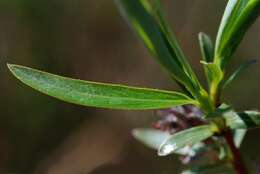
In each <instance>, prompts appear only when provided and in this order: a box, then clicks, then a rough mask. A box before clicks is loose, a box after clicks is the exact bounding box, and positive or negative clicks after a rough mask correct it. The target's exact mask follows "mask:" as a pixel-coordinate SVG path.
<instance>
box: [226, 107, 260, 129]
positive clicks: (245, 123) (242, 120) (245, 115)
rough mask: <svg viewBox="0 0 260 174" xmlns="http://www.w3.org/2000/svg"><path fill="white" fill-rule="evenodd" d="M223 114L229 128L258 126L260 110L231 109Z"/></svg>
mask: <svg viewBox="0 0 260 174" xmlns="http://www.w3.org/2000/svg"><path fill="white" fill-rule="evenodd" d="M223 116H224V118H225V120H226V124H227V126H228V127H230V128H231V129H249V128H257V127H259V126H260V112H258V111H244V112H240V113H236V112H235V111H233V110H231V111H229V112H227V113H225V114H224V115H223Z"/></svg>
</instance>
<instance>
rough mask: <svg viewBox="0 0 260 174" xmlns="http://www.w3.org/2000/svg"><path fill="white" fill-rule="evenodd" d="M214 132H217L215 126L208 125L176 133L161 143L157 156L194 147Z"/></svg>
mask: <svg viewBox="0 0 260 174" xmlns="http://www.w3.org/2000/svg"><path fill="white" fill-rule="evenodd" d="M216 131H218V129H217V127H216V125H214V124H210V125H203V126H197V127H194V128H190V129H187V130H184V131H181V132H178V133H176V134H173V135H172V136H170V137H169V138H168V139H167V140H166V141H165V142H164V143H162V145H161V146H160V148H159V150H158V154H159V155H160V156H166V155H169V154H171V153H174V152H175V151H177V150H179V149H181V148H184V147H185V146H191V145H194V144H196V143H199V142H201V141H203V140H205V139H207V138H209V137H211V136H212V135H213V134H214V133H215V132H216Z"/></svg>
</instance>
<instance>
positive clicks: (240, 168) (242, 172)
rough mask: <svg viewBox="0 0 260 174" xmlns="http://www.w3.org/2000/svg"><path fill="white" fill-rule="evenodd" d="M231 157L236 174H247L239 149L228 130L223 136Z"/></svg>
mask: <svg viewBox="0 0 260 174" xmlns="http://www.w3.org/2000/svg"><path fill="white" fill-rule="evenodd" d="M224 137H225V139H226V141H227V144H228V145H229V147H230V150H231V152H232V155H233V160H232V164H233V167H234V169H235V170H236V173H237V174H247V170H246V167H245V165H244V162H243V160H242V157H241V154H240V151H239V149H238V148H237V147H236V146H235V144H234V140H233V135H232V132H231V131H230V130H229V131H228V132H226V133H225V135H224Z"/></svg>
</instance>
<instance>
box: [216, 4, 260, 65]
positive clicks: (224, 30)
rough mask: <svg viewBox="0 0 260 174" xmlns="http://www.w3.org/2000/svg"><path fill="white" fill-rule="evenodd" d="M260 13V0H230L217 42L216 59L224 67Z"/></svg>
mask: <svg viewBox="0 0 260 174" xmlns="http://www.w3.org/2000/svg"><path fill="white" fill-rule="evenodd" d="M259 14H260V0H229V1H228V4H227V7H226V10H225V13H224V16H223V18H222V21H221V24H220V28H219V31H218V35H217V39H216V44H215V59H214V62H215V63H216V64H218V65H219V66H220V67H221V69H224V68H225V67H226V65H227V64H228V62H229V59H230V57H231V56H232V55H233V53H234V51H235V50H236V48H237V47H238V45H239V44H240V42H241V40H242V39H243V38H244V35H245V34H246V32H247V31H248V29H249V28H250V26H251V25H252V24H253V23H254V22H255V20H256V19H257V17H258V16H259Z"/></svg>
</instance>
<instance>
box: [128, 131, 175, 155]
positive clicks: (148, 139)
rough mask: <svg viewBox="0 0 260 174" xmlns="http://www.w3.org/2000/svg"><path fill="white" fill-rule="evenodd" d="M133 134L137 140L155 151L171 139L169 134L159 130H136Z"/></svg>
mask: <svg viewBox="0 0 260 174" xmlns="http://www.w3.org/2000/svg"><path fill="white" fill-rule="evenodd" d="M132 133H133V136H134V137H135V138H136V139H137V140H139V141H140V142H142V143H143V144H145V145H146V146H148V147H150V148H152V149H155V150H157V149H158V148H159V146H160V145H161V144H162V143H163V142H164V141H165V140H166V139H168V138H169V137H170V134H169V133H168V132H163V131H161V130H157V129H134V130H133V132H132Z"/></svg>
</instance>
